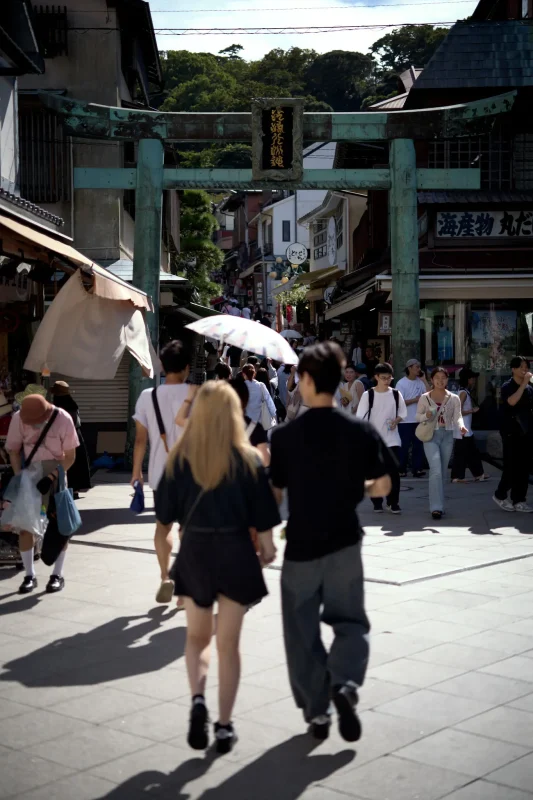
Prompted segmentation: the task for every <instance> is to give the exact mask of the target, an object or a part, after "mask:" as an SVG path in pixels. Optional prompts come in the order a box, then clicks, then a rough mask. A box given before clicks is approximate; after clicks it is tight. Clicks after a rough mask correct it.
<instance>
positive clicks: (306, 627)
mask: <svg viewBox="0 0 533 800" xmlns="http://www.w3.org/2000/svg"><path fill="white" fill-rule="evenodd" d="M281 600H282V610H283V633H284V638H285V650H286V653H287V666H288V668H289V680H290V684H291V688H292V693H293V696H294V699H295V701H296V705H297V706H298V708H301V709H302V711H303V714H304V717H305V720H306V721H307V722H310V721H311V720H312V719H313V718H314V717H318V716H320V715H321V714H326V713H327V711H328V708H329V704H330V700H331V688H332V687H333V686H336V685H339V684H344V683H347V682H348V681H354V682H355V683H356V684H357V685H358V686H362V684H363V681H364V679H365V672H366V667H367V664H368V655H369V643H368V638H369V637H368V634H369V631H370V623H369V622H368V618H367V616H366V613H365V598H364V583H363V563H362V560H361V543H358V544H356V545H352V546H351V547H345V548H343V549H342V550H338V551H337V552H335V553H330V554H329V555H327V556H324V557H323V558H316V559H313V560H312V561H287V560H286V561H285V563H284V564H283V571H282V574H281ZM321 610H322V614H321ZM321 618H322V622H325V623H326V625H331V627H332V628H333V631H334V633H335V638H334V640H333V644H332V645H331V648H330V651H329V653H328V651H327V650H326V648H325V647H324V644H323V642H322V638H321V635H320V621H321Z"/></svg>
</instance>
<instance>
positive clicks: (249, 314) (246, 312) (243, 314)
mask: <svg viewBox="0 0 533 800" xmlns="http://www.w3.org/2000/svg"><path fill="white" fill-rule="evenodd" d="M241 317H243V318H244V319H252V312H251V310H250V309H249V308H248V306H244V307H243V309H242V311H241Z"/></svg>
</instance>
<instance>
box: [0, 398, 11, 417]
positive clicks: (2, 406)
mask: <svg viewBox="0 0 533 800" xmlns="http://www.w3.org/2000/svg"><path fill="white" fill-rule="evenodd" d="M12 411H13V406H12V405H11V403H8V402H7V398H6V396H5V394H4V393H3V392H0V418H1V417H5V416H7V414H11V412H12Z"/></svg>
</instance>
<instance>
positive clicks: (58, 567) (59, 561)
mask: <svg viewBox="0 0 533 800" xmlns="http://www.w3.org/2000/svg"><path fill="white" fill-rule="evenodd" d="M66 555H67V548H66V547H64V548H63V550H62V551H61V552H60V554H59V555H58V557H57V558H56V560H55V562H54V572H53V574H54V575H57V577H58V578H61V577H62V575H63V566H64V564H65V556H66Z"/></svg>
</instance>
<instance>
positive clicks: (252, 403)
mask: <svg viewBox="0 0 533 800" xmlns="http://www.w3.org/2000/svg"><path fill="white" fill-rule="evenodd" d="M242 375H243V378H244V379H245V381H246V386H247V388H248V393H249V399H248V405H247V406H246V416H247V417H249V418H250V419H251V420H252V422H261V424H262V412H263V403H265V404H266V407H267V408H268V411H269V413H270V417H271V418H272V419H275V417H276V406H275V405H274V401H273V400H272V397H271V395H270V392H269V391H268V389H267V388H266V386H265V385H264V383H259V381H257V380H256V379H255V367H254V366H253V364H245V365H244V367H243V368H242ZM263 427H264V428H265V430H268V429H269V428H268V427H266V426H265V425H263ZM270 427H272V426H270Z"/></svg>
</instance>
